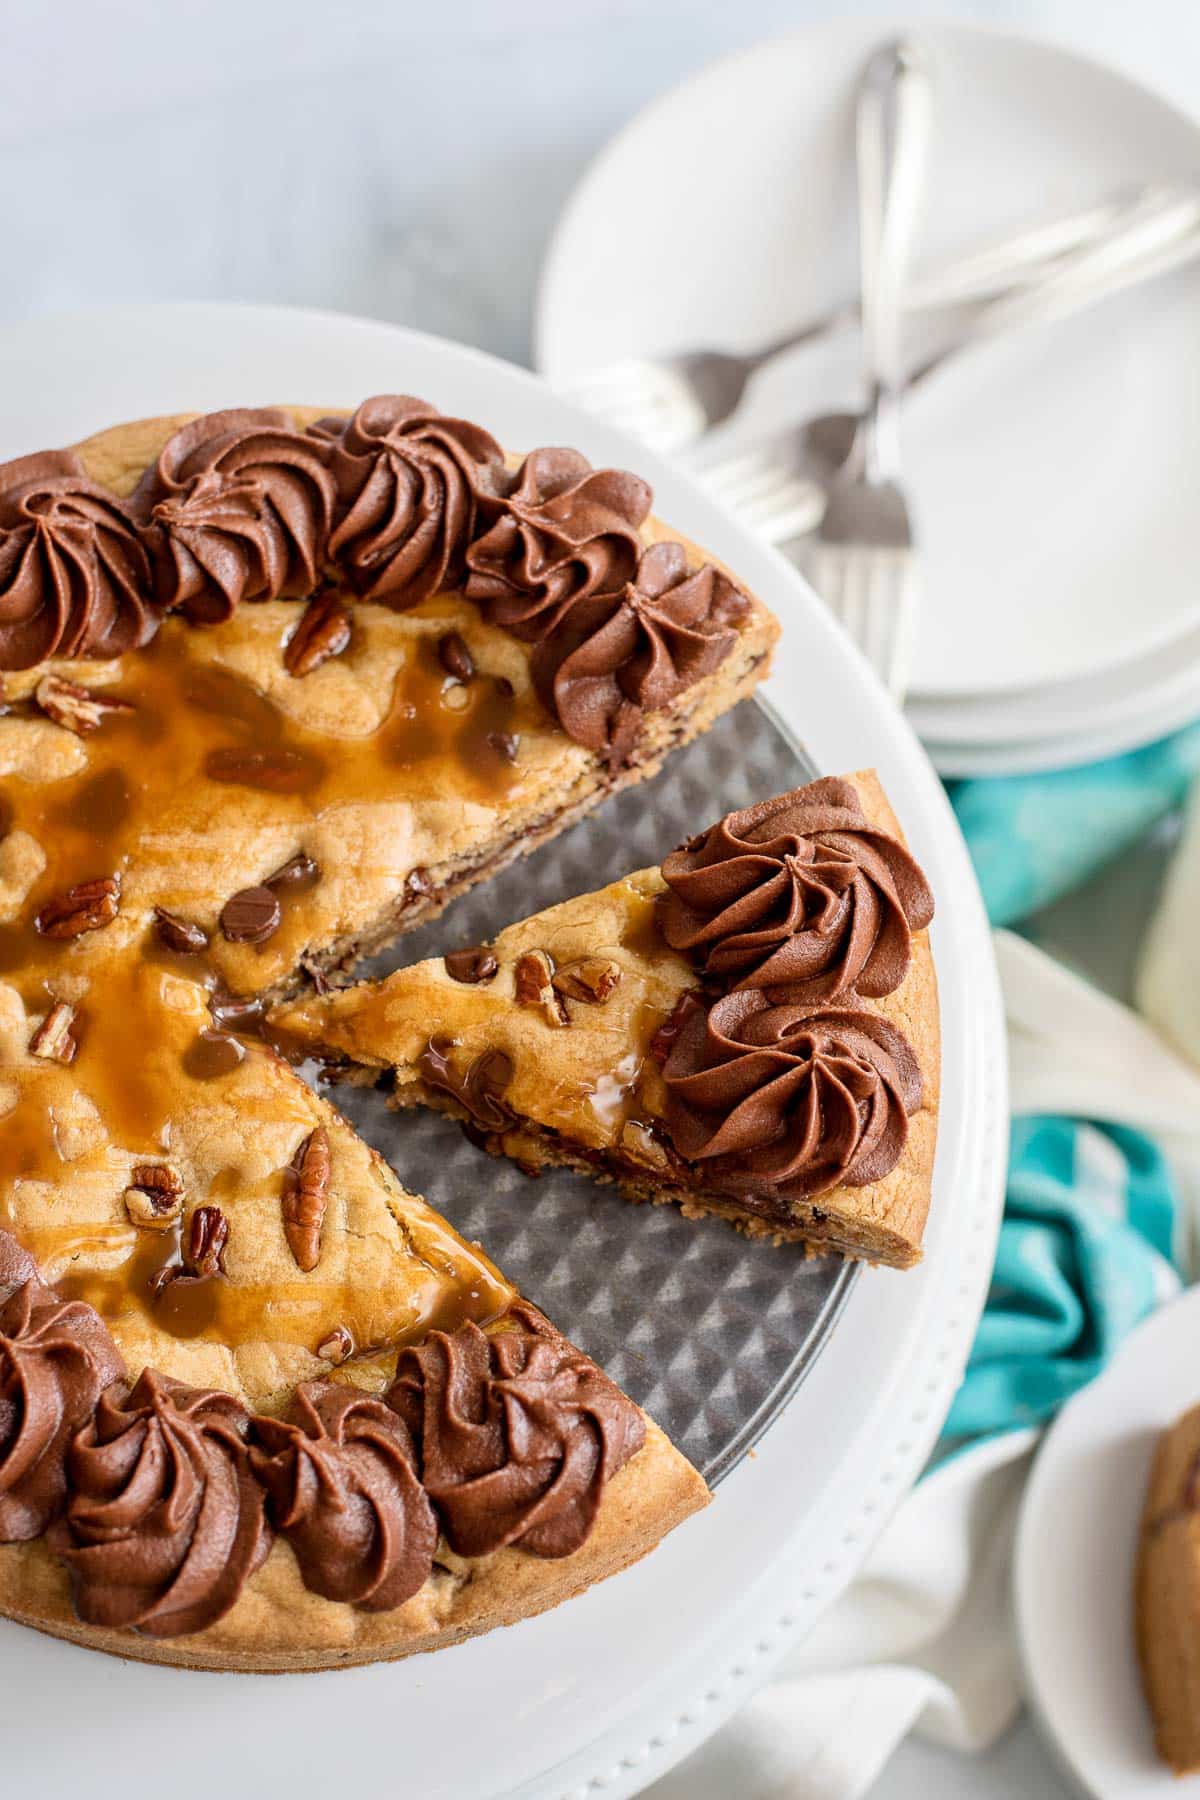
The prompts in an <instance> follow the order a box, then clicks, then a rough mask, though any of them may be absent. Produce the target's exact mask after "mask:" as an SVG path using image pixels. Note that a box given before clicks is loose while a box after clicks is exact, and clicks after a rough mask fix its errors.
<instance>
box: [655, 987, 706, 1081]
mask: <svg viewBox="0 0 1200 1800" xmlns="http://www.w3.org/2000/svg"><path fill="white" fill-rule="evenodd" d="M701 1004H702V1002H701V1000H700V998H699V996H698V995H697V994H695V993H694V992H693V991H692V989H691V988H689V989H688V991H687V992H686V993H684V994H680V996H679V998H678V1000H677V1001H676V1002H675V1005H674V1007H673V1008H672V1010H671V1012H670V1015H669V1016H668V1017H667V1018H665V1019H664V1020H663V1022H662V1024H661V1025H660V1026H659V1028H658V1030H657V1031H656V1032H655V1034H654V1036H653V1037H652V1038H651V1039H650V1054H651V1056H652V1057H653V1058H654V1061H655V1062H656V1063H657V1064H658V1065H659V1067H660V1068H661V1067H662V1065H663V1064H664V1063H665V1062H666V1060H667V1058H668V1056H670V1054H671V1045H672V1044H673V1043H674V1042H675V1039H676V1038H677V1037H678V1036H679V1034H680V1032H681V1031H682V1030H683V1028H684V1026H685V1025H686V1024H687V1022H688V1020H689V1019H690V1018H691V1016H692V1014H693V1013H694V1012H695V1011H696V1010H697V1009H698V1007H700V1005H701Z"/></svg>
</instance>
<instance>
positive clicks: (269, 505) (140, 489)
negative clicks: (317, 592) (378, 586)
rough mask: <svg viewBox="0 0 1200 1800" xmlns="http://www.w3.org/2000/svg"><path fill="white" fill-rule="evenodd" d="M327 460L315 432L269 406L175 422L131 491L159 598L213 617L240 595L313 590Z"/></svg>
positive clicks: (326, 514) (203, 618)
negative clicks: (152, 552)
mask: <svg viewBox="0 0 1200 1800" xmlns="http://www.w3.org/2000/svg"><path fill="white" fill-rule="evenodd" d="M328 463H329V449H328V446H327V445H326V444H325V443H324V442H323V441H322V440H321V439H320V438H317V437H311V436H308V435H307V434H305V433H304V432H300V431H296V430H294V429H293V427H292V425H291V424H290V422H289V420H288V417H287V414H286V413H283V412H277V411H272V410H271V409H269V408H260V409H258V410H254V409H252V408H238V407H235V408H232V409H231V410H230V411H228V412H217V413H207V414H205V415H204V416H203V417H201V418H198V419H193V420H192V421H191V422H190V424H187V425H184V426H182V427H181V428H180V430H178V431H177V432H175V433H174V435H173V436H172V437H170V438H168V440H167V442H166V443H165V444H164V445H163V448H162V450H161V451H160V452H159V455H158V460H157V462H155V463H153V464H152V465H151V467H150V468H148V469H147V470H146V472H145V474H144V475H143V476H142V479H141V481H140V482H139V483H138V486H137V490H136V492H135V493H134V496H133V504H134V506H135V508H136V509H137V510H138V512H139V516H141V517H143V518H145V519H147V521H148V526H147V530H148V535H149V537H150V539H151V541H152V542H153V543H154V545H155V548H156V559H155V560H156V564H157V584H158V594H159V599H160V601H161V602H162V604H163V605H165V606H168V607H178V608H179V609H180V610H181V611H182V612H183V613H185V614H186V616H187V617H188V618H189V619H192V620H195V621H198V622H200V623H204V624H212V623H215V622H219V621H220V620H221V619H227V618H228V617H229V616H230V614H231V613H232V612H233V611H234V609H235V607H237V606H238V605H239V604H240V603H241V601H243V600H276V599H279V598H280V597H281V596H282V597H287V598H292V599H295V598H300V597H302V596H304V595H306V594H311V593H312V591H313V589H314V588H315V587H316V586H317V583H318V581H319V580H320V577H321V573H322V569H323V566H324V563H325V559H326V556H327V553H328V543H329V532H330V528H331V525H332V522H333V511H334V503H335V498H336V495H335V489H334V480H333V476H332V474H331V473H330V471H329V467H328Z"/></svg>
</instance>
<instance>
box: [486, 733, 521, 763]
mask: <svg viewBox="0 0 1200 1800" xmlns="http://www.w3.org/2000/svg"><path fill="white" fill-rule="evenodd" d="M487 741H488V743H489V744H490V745H491V746H492V749H493V750H494V751H495V752H496V755H497V756H498V757H500V759H501V761H502V762H506V763H515V762H516V760H517V756H518V753H519V752H520V748H521V740H520V738H519V737H518V736H517V734H516V732H515V731H489V732H488V734H487Z"/></svg>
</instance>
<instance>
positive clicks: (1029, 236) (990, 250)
mask: <svg viewBox="0 0 1200 1800" xmlns="http://www.w3.org/2000/svg"><path fill="white" fill-rule="evenodd" d="M1149 192H1150V189H1149V188H1148V187H1145V186H1143V187H1141V188H1138V189H1135V190H1133V191H1123V192H1121V193H1117V194H1113V195H1112V196H1111V197H1110V198H1109V199H1107V200H1103V201H1100V202H1098V203H1097V204H1095V205H1093V206H1088V207H1085V208H1083V209H1081V210H1080V211H1078V212H1075V213H1070V214H1066V215H1064V216H1063V217H1061V218H1057V219H1050V220H1046V221H1044V222H1041V223H1039V224H1037V225H1033V226H1030V227H1028V228H1027V229H1026V230H1024V231H1021V232H1018V233H1016V235H1014V236H1012V237H1009V238H1005V239H1003V240H1002V241H1000V242H998V243H994V244H989V245H987V246H985V247H984V248H983V249H980V250H975V251H971V252H968V253H967V254H966V255H965V256H962V257H959V258H958V259H956V260H955V261H954V262H952V263H949V264H946V265H945V266H943V267H939V268H937V269H935V270H933V271H932V272H931V273H929V274H928V275H927V276H925V278H924V279H922V280H914V281H913V282H911V283H910V284H909V286H908V288H907V290H906V292H905V296H904V304H905V308H906V310H908V311H910V312H913V313H919V314H921V315H923V316H925V317H926V318H927V319H928V318H929V317H930V316H931V315H934V314H937V313H945V312H947V311H949V310H950V309H953V308H955V307H960V306H963V305H968V304H972V303H981V302H984V301H987V300H990V299H993V298H995V297H996V296H998V295H1000V294H1002V293H1009V292H1017V291H1019V290H1020V289H1021V287H1022V286H1023V285H1025V284H1026V283H1029V282H1032V281H1035V280H1038V279H1041V278H1042V277H1044V276H1045V275H1047V274H1048V273H1050V272H1052V271H1053V270H1054V269H1056V268H1057V267H1059V266H1061V264H1062V262H1063V260H1064V259H1065V258H1067V257H1069V256H1070V255H1072V254H1073V253H1074V252H1076V251H1078V250H1081V249H1083V248H1086V247H1087V246H1088V245H1090V244H1093V243H1097V242H1100V241H1102V240H1103V239H1104V238H1105V237H1107V236H1108V235H1109V234H1111V233H1112V232H1114V231H1116V230H1118V229H1119V228H1120V226H1121V224H1122V222H1123V220H1124V219H1125V217H1126V216H1127V214H1128V213H1129V211H1130V209H1131V208H1133V207H1136V206H1137V205H1139V204H1140V203H1141V201H1142V200H1143V199H1144V197H1145V196H1146V194H1147V193H1149ZM858 324H859V309H858V307H857V306H856V305H853V304H846V305H843V306H838V307H834V308H833V309H832V310H831V311H830V312H828V313H825V314H823V315H822V316H821V317H819V318H814V319H810V320H808V321H807V322H806V323H805V324H802V325H798V326H795V327H793V328H792V330H790V331H788V332H785V333H784V334H783V335H782V336H780V337H777V338H774V339H772V340H771V341H770V342H769V343H766V344H762V345H760V346H759V348H758V349H756V350H752V351H747V352H745V353H742V354H739V353H737V352H735V351H727V350H686V351H679V352H677V353H675V354H672V355H665V356H659V357H640V356H631V357H625V358H623V359H621V360H620V361H618V362H614V363H607V364H602V365H600V366H599V367H597V368H592V369H585V370H583V371H582V372H581V373H580V374H578V375H573V376H570V377H569V378H568V379H567V380H565V381H563V382H561V383H560V384H559V387H560V392H562V393H564V394H565V395H567V397H568V398H570V399H572V400H575V401H577V402H578V403H579V405H581V406H583V407H584V408H586V410H587V411H589V412H593V413H596V414H598V415H599V416H600V417H601V418H604V419H607V420H608V421H609V422H610V423H611V424H614V425H620V426H622V427H623V428H624V429H625V430H626V431H628V432H630V433H631V434H632V435H633V436H634V437H638V438H641V439H642V441H643V442H644V443H647V444H650V445H651V446H652V447H653V448H654V449H656V450H680V449H683V448H684V447H685V446H687V445H689V444H693V443H695V442H697V441H698V440H699V439H700V438H701V437H703V436H705V435H706V434H707V433H708V432H710V431H715V430H716V429H717V427H718V426H720V425H724V424H725V423H726V422H727V421H728V420H729V419H730V418H732V416H733V414H734V413H735V412H736V411H737V410H738V408H739V407H740V405H741V403H742V399H743V396H744V395H745V392H746V388H747V387H748V385H749V383H750V381H751V380H752V379H753V377H754V376H755V375H756V374H757V373H758V371H759V370H760V369H761V368H763V367H764V366H765V365H766V364H767V363H769V362H771V361H773V360H774V358H775V357H777V356H781V355H782V354H783V352H784V351H786V350H796V349H798V348H800V347H801V346H802V345H805V344H811V343H814V342H817V341H818V340H820V339H823V338H834V337H836V336H837V335H838V334H839V333H841V332H848V331H852V330H854V329H856V328H857V326H858Z"/></svg>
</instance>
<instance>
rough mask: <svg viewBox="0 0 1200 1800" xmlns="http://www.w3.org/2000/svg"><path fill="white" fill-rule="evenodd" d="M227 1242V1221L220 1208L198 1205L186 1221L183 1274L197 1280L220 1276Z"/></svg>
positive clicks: (223, 1269)
mask: <svg viewBox="0 0 1200 1800" xmlns="http://www.w3.org/2000/svg"><path fill="white" fill-rule="evenodd" d="M228 1242H229V1220H228V1219H227V1218H226V1217H225V1214H224V1213H223V1212H222V1211H221V1209H220V1207H219V1206H198V1207H197V1208H196V1210H195V1212H194V1213H193V1214H192V1216H191V1218H190V1219H189V1221H188V1228H187V1233H186V1236H185V1240H184V1245H183V1263H184V1268H185V1269H186V1271H187V1273H188V1274H189V1275H196V1276H201V1277H203V1276H211V1275H223V1274H224V1273H225V1260H224V1259H225V1246H226V1244H227V1243H228Z"/></svg>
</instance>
